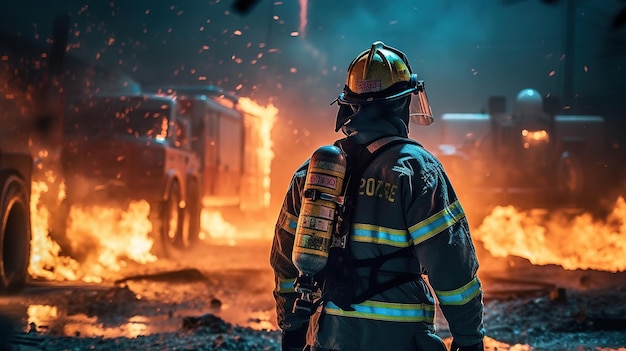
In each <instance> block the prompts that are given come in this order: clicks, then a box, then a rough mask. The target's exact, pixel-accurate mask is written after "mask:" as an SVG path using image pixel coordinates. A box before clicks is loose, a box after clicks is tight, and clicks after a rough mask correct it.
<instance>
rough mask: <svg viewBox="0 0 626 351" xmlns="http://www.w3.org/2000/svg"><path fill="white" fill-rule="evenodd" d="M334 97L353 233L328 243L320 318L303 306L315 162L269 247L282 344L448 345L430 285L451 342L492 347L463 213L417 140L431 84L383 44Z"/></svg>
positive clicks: (364, 57)
mask: <svg viewBox="0 0 626 351" xmlns="http://www.w3.org/2000/svg"><path fill="white" fill-rule="evenodd" d="M412 99H413V101H411V100H412ZM336 101H337V102H338V105H339V109H338V113H337V119H336V128H335V132H337V131H339V130H341V131H342V132H343V134H345V137H343V138H341V139H339V140H337V141H335V142H334V145H335V146H337V147H338V148H339V149H341V151H342V153H343V154H344V155H345V157H346V160H347V166H346V175H345V179H346V182H344V183H345V189H346V190H345V193H344V194H345V198H344V200H345V202H344V203H342V208H343V209H344V211H339V214H338V216H337V219H336V222H335V223H339V224H340V225H337V228H338V229H337V230H336V236H337V237H339V238H341V234H342V232H347V242H346V243H345V246H343V245H342V244H341V240H331V242H332V244H331V248H330V249H328V250H327V251H324V250H322V251H324V252H319V254H320V255H321V256H325V255H326V253H328V261H327V263H326V266H325V268H324V269H323V270H322V271H321V272H320V273H319V274H316V275H315V278H316V280H317V281H319V286H320V289H321V291H322V293H321V295H320V296H321V297H320V298H319V299H318V300H317V301H313V303H312V304H311V306H312V311H311V315H310V318H309V315H307V314H303V313H301V312H302V310H299V309H298V308H295V309H294V304H297V301H298V300H299V299H300V298H301V294H299V293H298V291H296V290H295V286H297V284H295V285H294V282H295V281H296V280H297V279H298V277H299V275H300V274H301V272H300V270H299V269H298V268H297V265H294V260H297V259H298V258H299V256H297V255H294V254H293V253H294V251H293V248H294V246H298V245H301V242H300V241H299V240H300V238H299V237H298V236H297V235H296V233H297V232H298V219H299V217H300V215H301V213H300V212H301V209H302V207H303V206H304V205H303V204H306V203H308V202H310V201H308V202H306V201H304V200H305V199H308V200H310V197H307V192H306V191H305V189H304V187H305V183H306V180H307V172H308V171H309V168H308V164H309V160H307V161H306V162H304V164H303V165H302V166H301V167H300V168H299V169H298V170H296V172H295V173H294V175H293V177H292V179H291V182H290V185H289V187H288V190H287V193H286V195H285V198H284V202H283V204H282V208H281V211H280V214H279V216H278V219H277V223H276V227H275V233H274V241H273V245H272V249H271V254H270V263H271V266H272V268H273V269H274V272H275V278H276V287H275V290H274V297H275V300H276V311H277V319H278V325H279V327H280V328H281V330H282V349H283V350H303V349H305V350H377V351H379V350H420V351H431V350H434V351H439V350H442V351H444V350H446V346H445V344H444V343H443V342H442V340H441V338H439V337H438V336H437V335H436V333H435V332H436V330H435V324H434V318H435V296H433V294H432V293H431V289H430V288H429V286H430V287H431V288H432V291H434V294H435V295H436V299H437V300H438V302H439V306H440V308H441V310H442V312H443V314H444V316H445V318H446V320H447V322H448V324H449V327H450V332H451V334H452V336H453V339H452V349H453V350H462V351H474V350H483V337H484V329H483V301H482V289H481V283H480V280H479V279H478V277H477V270H478V261H477V257H476V251H475V248H474V244H473V242H472V238H471V236H470V231H469V227H468V222H467V219H466V216H465V213H464V211H463V208H462V207H461V204H460V203H459V200H458V198H457V196H456V194H455V191H454V189H453V187H452V185H451V184H450V181H449V179H448V177H447V175H446V173H445V171H444V169H443V167H442V166H441V163H440V162H439V160H438V159H436V158H435V157H434V156H433V155H432V154H431V153H430V152H429V151H427V150H426V149H424V148H423V147H422V146H421V145H419V144H418V143H417V142H415V141H413V140H412V139H409V138H408V125H409V121H411V122H415V123H417V124H420V125H428V124H430V123H431V122H432V120H433V119H432V113H431V111H430V105H429V104H428V99H427V98H426V91H425V88H424V84H423V81H420V80H417V75H416V74H414V73H413V72H412V70H411V67H410V65H409V62H408V60H407V58H406V56H405V55H404V53H402V52H401V51H399V50H397V49H395V48H393V47H390V46H387V45H385V44H384V43H382V42H379V41H377V42H374V43H373V44H372V46H371V47H370V48H369V49H368V50H365V51H363V52H362V53H361V54H359V55H358V56H357V57H356V58H355V59H354V60H353V61H352V63H351V64H350V66H349V68H348V73H347V78H346V84H345V87H344V89H343V92H342V93H341V94H340V95H339V97H338V98H337V100H336ZM410 107H411V108H410ZM296 239H298V240H296ZM296 241H297V242H296ZM336 242H338V243H339V244H338V245H335V243H336ZM320 247H321V246H319V247H317V248H318V249H319V248H320ZM299 248H300V247H299ZM333 250H335V251H333ZM307 252H313V253H315V252H316V251H310V250H309V251H307ZM337 257H342V259H337ZM303 262H304V263H306V261H303ZM300 263H302V262H300Z"/></svg>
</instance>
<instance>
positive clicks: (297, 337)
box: [281, 323, 309, 351]
mask: <svg viewBox="0 0 626 351" xmlns="http://www.w3.org/2000/svg"><path fill="white" fill-rule="evenodd" d="M307 329H309V323H306V324H305V325H303V326H301V327H300V328H298V329H296V330H286V331H283V339H282V344H281V350H282V351H302V349H304V346H305V344H306V331H307Z"/></svg>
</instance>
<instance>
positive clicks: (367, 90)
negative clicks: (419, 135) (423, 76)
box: [336, 41, 432, 125]
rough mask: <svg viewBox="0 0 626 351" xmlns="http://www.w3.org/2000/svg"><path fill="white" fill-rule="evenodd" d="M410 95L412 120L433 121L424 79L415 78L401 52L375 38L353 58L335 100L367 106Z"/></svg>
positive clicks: (425, 122) (418, 121)
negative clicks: (414, 97) (412, 95)
mask: <svg viewBox="0 0 626 351" xmlns="http://www.w3.org/2000/svg"><path fill="white" fill-rule="evenodd" d="M411 94H416V95H418V99H417V101H416V102H415V103H413V104H412V105H414V106H412V109H413V110H414V111H411V121H412V122H414V123H418V124H421V125H428V124H430V123H432V112H431V109H430V105H429V104H428V98H427V96H426V90H425V87H424V81H421V80H418V79H417V74H414V73H413V71H412V70H411V66H410V64H409V61H408V59H407V57H406V55H405V54H404V53H403V52H402V51H400V50H398V49H395V48H393V47H390V46H387V45H385V44H384V43H383V42H382V41H376V42H374V43H373V44H372V46H371V47H370V48H369V49H368V50H365V51H363V52H361V53H360V54H359V55H358V56H357V57H356V58H355V59H354V60H352V63H350V66H349V67H348V75H347V77H346V84H345V86H344V89H343V92H342V93H341V94H340V95H339V97H338V98H337V100H336V101H337V102H339V103H340V104H344V105H366V104H372V103H379V102H384V101H392V100H397V99H400V98H402V97H406V96H409V95H411Z"/></svg>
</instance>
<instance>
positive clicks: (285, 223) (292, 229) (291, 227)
mask: <svg viewBox="0 0 626 351" xmlns="http://www.w3.org/2000/svg"><path fill="white" fill-rule="evenodd" d="M282 216H283V218H282V220H281V221H280V228H281V229H283V230H284V231H286V232H288V233H290V234H292V235H296V227H297V226H298V217H296V216H294V215H292V214H291V213H289V212H283V213H282Z"/></svg>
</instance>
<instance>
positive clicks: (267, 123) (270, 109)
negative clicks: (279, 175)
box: [237, 97, 278, 207]
mask: <svg viewBox="0 0 626 351" xmlns="http://www.w3.org/2000/svg"><path fill="white" fill-rule="evenodd" d="M237 103H238V105H239V107H240V108H241V109H242V110H243V111H244V112H246V113H247V114H250V115H253V116H256V117H258V118H259V119H260V121H259V122H260V125H259V128H258V131H259V132H258V134H259V135H258V137H259V145H258V146H257V147H258V150H257V153H258V156H259V159H260V160H261V162H260V164H259V167H260V168H261V171H262V174H263V179H262V184H263V205H264V206H265V207H267V206H269V203H270V173H271V171H272V159H273V158H274V151H272V137H271V136H272V128H273V127H274V123H275V122H276V115H277V114H278V109H277V108H276V107H275V106H274V105H273V104H272V103H270V104H269V105H267V106H261V105H259V104H258V103H257V102H255V101H254V100H252V99H249V98H246V97H242V98H239V100H238V102H237Z"/></svg>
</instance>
